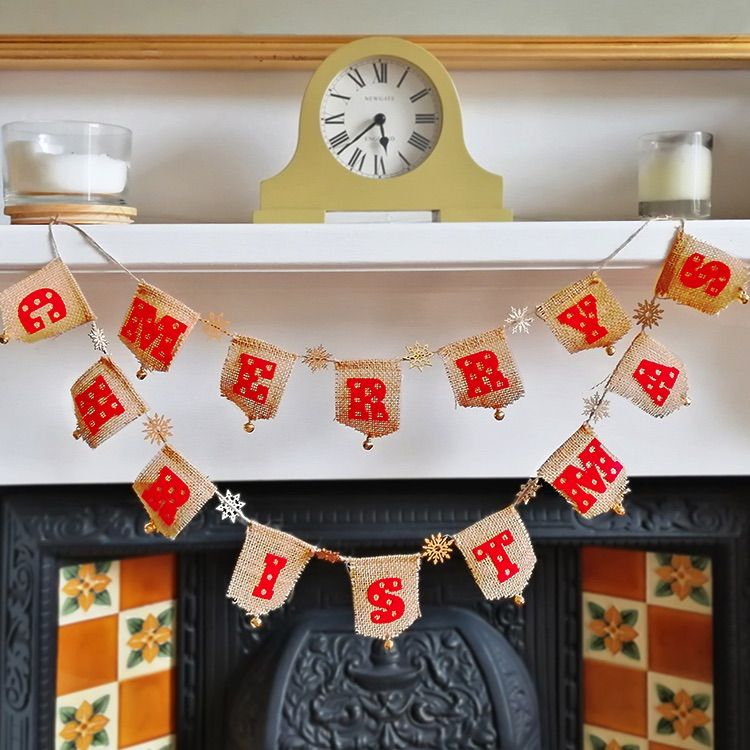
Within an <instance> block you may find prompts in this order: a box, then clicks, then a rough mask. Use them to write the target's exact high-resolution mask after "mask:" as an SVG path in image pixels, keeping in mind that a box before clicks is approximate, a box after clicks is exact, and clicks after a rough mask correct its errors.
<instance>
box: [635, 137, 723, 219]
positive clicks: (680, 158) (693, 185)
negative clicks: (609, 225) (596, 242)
mask: <svg viewBox="0 0 750 750" xmlns="http://www.w3.org/2000/svg"><path fill="white" fill-rule="evenodd" d="M713 145H714V137H713V135H711V133H704V132H703V131H700V130H692V131H670V132H666V133H649V134H648V135H642V136H641V137H640V138H639V141H638V213H639V214H640V215H641V216H674V217H677V218H684V219H704V218H706V217H708V216H710V215H711V161H712V154H711V151H712V149H713Z"/></svg>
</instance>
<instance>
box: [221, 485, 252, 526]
mask: <svg viewBox="0 0 750 750" xmlns="http://www.w3.org/2000/svg"><path fill="white" fill-rule="evenodd" d="M216 495H217V497H218V498H219V504H218V505H217V506H216V510H218V511H219V512H220V513H221V520H222V521H225V520H226V519H229V520H230V521H231V522H232V523H234V522H235V521H236V520H237V519H238V518H242V517H243V513H242V509H243V508H244V507H245V503H243V502H242V501H241V500H240V493H239V492H236V493H232V492H231V490H227V491H226V492H225V493H224V494H223V495H222V494H221V492H218V491H217V492H216Z"/></svg>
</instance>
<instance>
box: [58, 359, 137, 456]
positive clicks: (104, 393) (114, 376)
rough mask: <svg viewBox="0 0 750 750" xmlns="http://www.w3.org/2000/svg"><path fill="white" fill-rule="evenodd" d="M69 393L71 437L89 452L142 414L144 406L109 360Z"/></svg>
mask: <svg viewBox="0 0 750 750" xmlns="http://www.w3.org/2000/svg"><path fill="white" fill-rule="evenodd" d="M70 393H71V395H72V396H73V406H74V409H75V415H76V421H77V422H78V429H77V430H76V432H75V433H74V435H75V436H76V437H82V438H83V439H84V440H85V441H86V442H87V443H88V444H89V445H90V446H91V447H92V448H96V446H97V445H100V444H101V443H103V442H104V441H105V440H106V439H107V438H110V437H112V435H114V434H115V433H116V432H119V431H120V430H121V429H122V428H123V427H125V426H126V425H128V424H130V423H131V422H132V421H133V420H134V419H137V418H138V417H140V416H141V414H144V413H145V412H146V404H144V403H143V401H142V400H141V397H140V396H139V395H138V394H137V393H136V392H135V390H134V389H133V386H131V385H130V383H129V382H128V379H127V378H126V377H125V375H124V374H123V372H122V370H120V368H119V367H118V366H117V365H116V364H115V363H114V362H113V361H112V360H111V359H110V358H109V357H102V358H101V359H100V360H99V361H98V362H96V364H94V365H92V366H91V367H89V369H88V370H86V372H84V373H83V375H81V377H80V378H78V380H76V382H75V383H73V387H72V388H71V389H70Z"/></svg>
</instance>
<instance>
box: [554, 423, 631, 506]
mask: <svg viewBox="0 0 750 750" xmlns="http://www.w3.org/2000/svg"><path fill="white" fill-rule="evenodd" d="M578 458H579V460H580V461H581V462H582V463H583V468H582V469H581V468H578V467H577V466H572V465H568V466H566V467H565V469H564V470H563V472H562V473H561V474H560V475H559V476H558V477H557V479H555V481H554V482H553V483H552V486H553V487H554V488H555V489H556V490H558V491H559V492H560V493H561V494H563V495H565V497H567V498H568V500H571V501H572V502H574V503H575V504H576V507H577V508H578V510H580V511H581V513H586V512H588V511H589V510H590V509H591V508H592V507H593V505H594V503H595V502H596V501H597V499H598V498H596V497H594V496H593V495H591V494H589V493H588V492H586V490H591V491H592V492H597V493H599V494H601V493H602V492H604V491H605V490H606V489H607V485H606V484H605V482H604V480H606V481H607V482H608V483H609V484H611V483H612V482H614V481H615V479H617V477H618V476H619V474H620V472H621V471H622V464H621V463H620V462H619V461H616V460H615V459H614V458H612V456H610V455H609V453H607V451H605V450H604V447H603V446H602V444H601V443H600V442H599V441H598V440H597V439H596V438H594V439H593V440H592V441H591V442H590V443H589V444H588V445H587V446H586V447H585V448H584V449H583V451H581V453H579V454H578ZM600 471H601V472H602V473H603V474H604V480H603V479H602V477H601V475H600V474H599V472H600Z"/></svg>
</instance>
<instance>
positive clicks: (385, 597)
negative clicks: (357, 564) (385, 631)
mask: <svg viewBox="0 0 750 750" xmlns="http://www.w3.org/2000/svg"><path fill="white" fill-rule="evenodd" d="M403 587H404V584H403V582H402V581H401V579H400V578H379V579H378V580H377V581H375V582H374V583H371V584H370V586H369V588H368V589H367V601H369V602H370V604H372V605H373V607H375V611H374V612H370V619H371V620H372V621H373V622H377V623H389V622H393V621H394V620H398V619H399V618H400V617H402V616H403V614H404V610H405V609H406V605H405V604H404V600H403V599H402V598H401V597H400V596H396V594H395V593H394V592H396V591H401V589H402V588H403Z"/></svg>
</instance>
